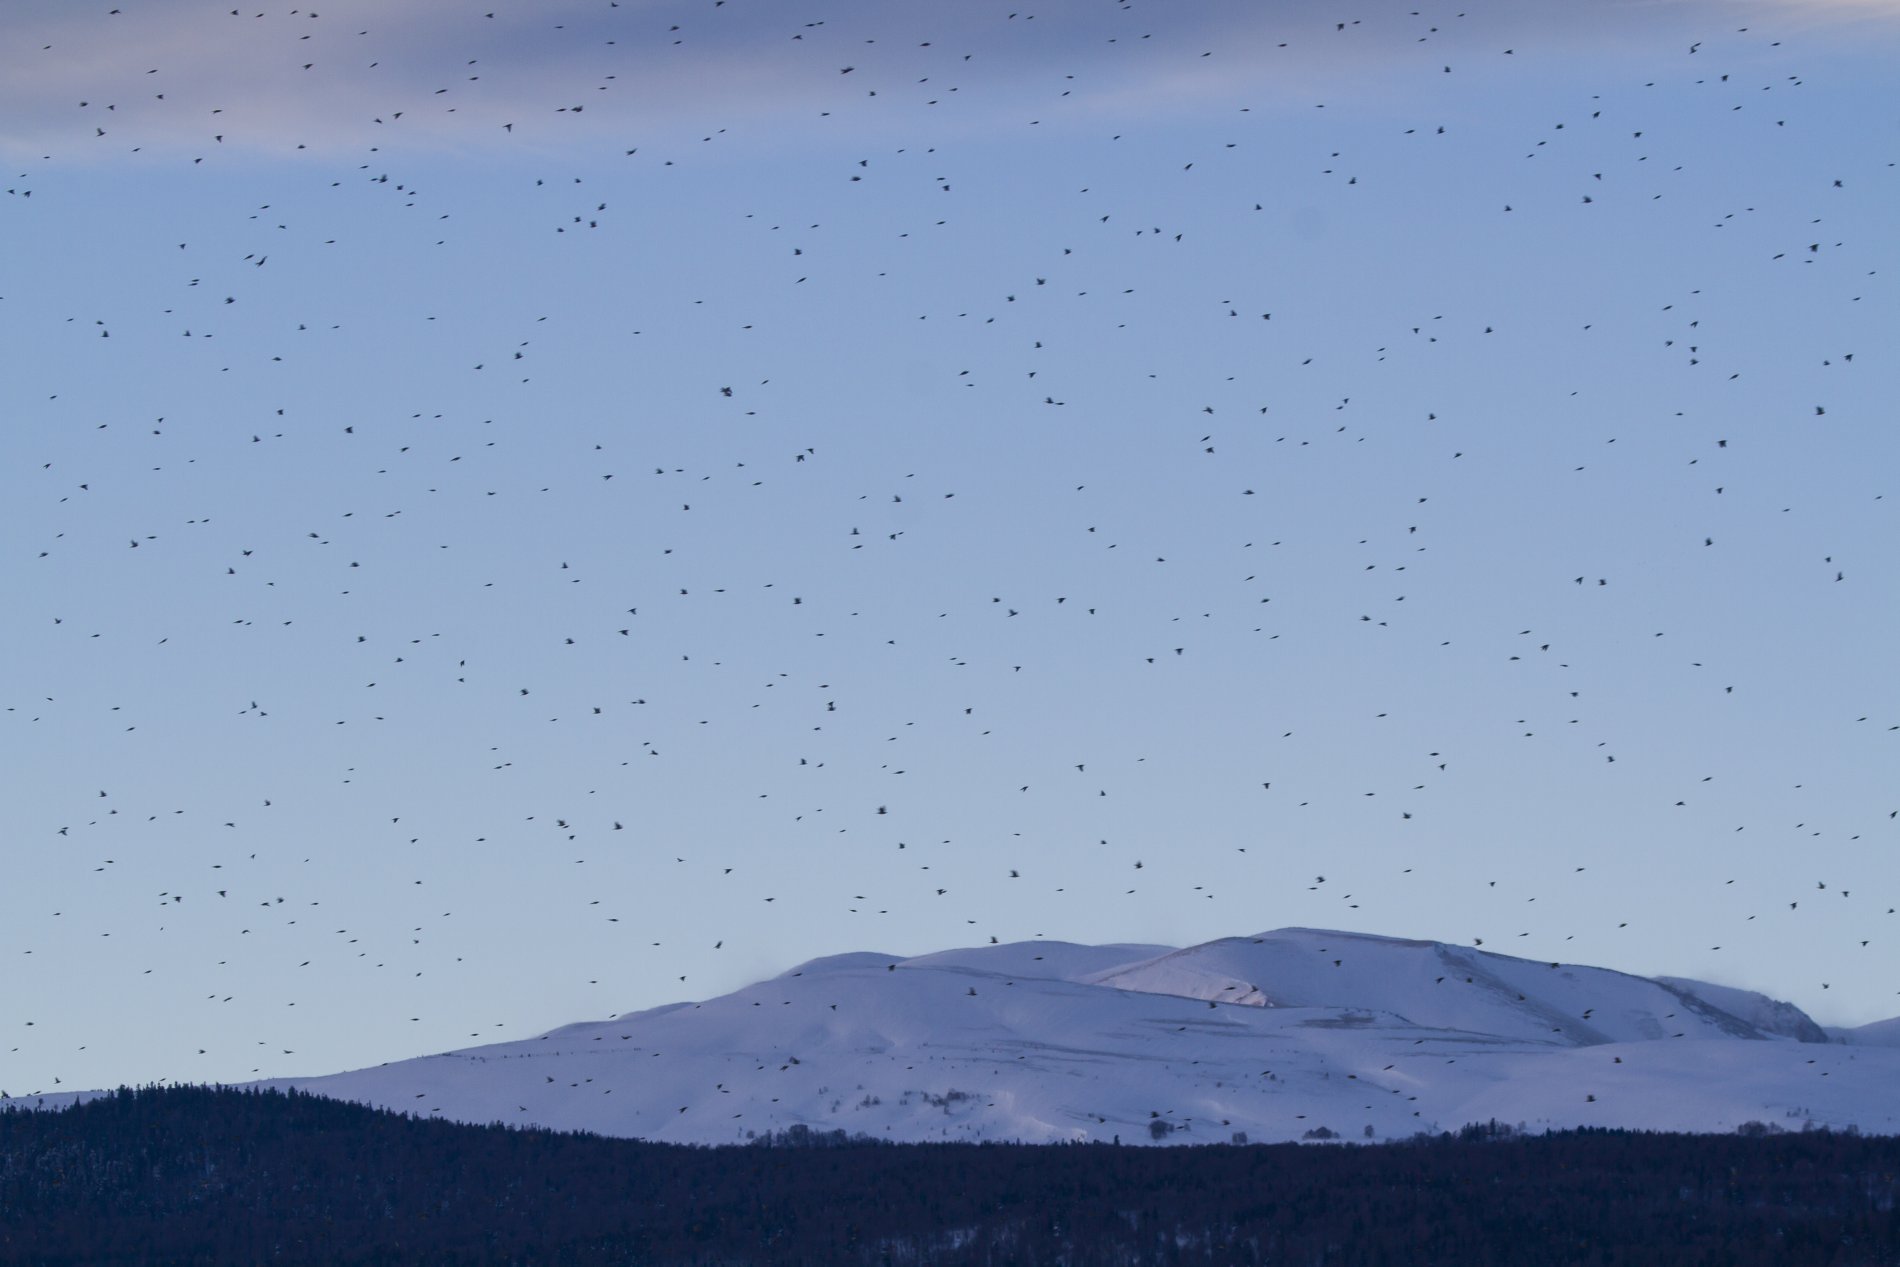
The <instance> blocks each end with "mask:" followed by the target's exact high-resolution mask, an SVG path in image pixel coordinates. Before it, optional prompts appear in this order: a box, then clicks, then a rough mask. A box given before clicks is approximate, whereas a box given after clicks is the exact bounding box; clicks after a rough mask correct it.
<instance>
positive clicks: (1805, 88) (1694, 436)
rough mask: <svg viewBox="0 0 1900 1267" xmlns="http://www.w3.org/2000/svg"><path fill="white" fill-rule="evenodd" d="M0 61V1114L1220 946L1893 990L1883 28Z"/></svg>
mask: <svg viewBox="0 0 1900 1267" xmlns="http://www.w3.org/2000/svg"><path fill="white" fill-rule="evenodd" d="M1012 2H1015V0H1012ZM0 22H3V23H4V25H5V27H6V28H7V34H8V38H6V39H4V40H0V166H3V167H4V171H5V180H4V181H3V182H0V188H4V189H5V196H4V199H0V216H3V217H4V220H3V221H0V244H3V245H0V349H4V351H0V367H3V368H4V373H3V374H0V413H3V414H4V416H5V418H6V419H7V424H6V426H5V427H4V428H0V444H4V446H5V448H4V453H5V461H4V463H3V464H0V526H3V529H4V531H3V535H0V540H3V541H4V543H5V552H4V573H3V574H0V584H3V585H4V592H5V594H6V595H7V601H6V602H5V603H4V604H0V609H3V610H0V622H3V623H0V629H4V636H5V639H6V645H7V647H8V648H9V652H10V654H9V655H8V657H7V662H8V665H9V670H8V672H7V673H6V674H5V677H4V689H3V690H0V707H4V710H5V711H4V712H3V713H0V750H3V752H4V757H5V769H6V771H7V776H8V777H7V781H6V786H7V789H8V791H7V797H6V803H7V807H8V811H9V812H8V815H7V820H6V831H5V837H4V839H5V842H6V843H5V850H4V853H3V854H0V1089H4V1090H5V1091H7V1092H8V1093H10V1094H13V1095H22V1094H27V1093H30V1092H33V1091H51V1090H53V1089H55V1088H56V1087H63V1088H67V1089H71V1088H75V1087H96V1086H110V1085H116V1084H119V1083H143V1082H150V1081H156V1080H161V1079H162V1080H179V1081H238V1080H244V1079H249V1078H255V1077H273V1076H290V1075H308V1074H317V1073H327V1072H333V1071H336V1070H340V1069H345V1068H353V1067H358V1066H363V1065H371V1064H376V1063H379V1062H382V1061H387V1060H396V1059H402V1058H406V1057H409V1056H413V1055H417V1054H421V1053H424V1052H429V1051H439V1050H443V1049H445V1048H449V1047H456V1046H464V1045H467V1044H469V1043H470V1041H471V1040H473V1039H478V1038H479V1039H484V1040H486V1039H495V1040H499V1039H505V1038H520V1037H524V1036H526V1035H529V1034H533V1033H536V1032H538V1031H540V1030H543V1029H546V1028H549V1027H551V1026H554V1025H558V1024H562V1023H566V1022H570V1021H576V1020H583V1019H597V1018H602V1017H606V1016H609V1015H613V1014H616V1013H622V1012H626V1011H630V1010H634V1009H638V1008H644V1007H650V1006H655V1005H658V1004H661V1003H665V1002H670V1001H674V1000H678V999H689V998H706V997H710V996H712V995H716V994H719V993H723V992H725V991H728V990H731V989H734V988H737V987H739V986H741V985H744V984H746V983H749V982H751V981H754V980H757V979H760V978H762V977H765V976H769V975H772V974H775V973H778V972H781V971H784V970H786V969H788V968H791V967H793V966H794V965H796V964H797V963H799V962H802V961H803V960H806V959H808V958H811V957H813V956H817V955H822V954H831V953H838V952H842V951H847V950H878V951H882V952H888V953H893V954H917V953H924V952H928V951H932V950H938V949H942V948H945V947H949V946H957V945H970V944H979V943H987V942H988V941H989V940H990V939H992V938H995V939H997V940H999V941H1003V942H1009V941H1015V940H1021V939H1027V938H1032V937H1045V938H1060V939H1065V940H1071V941H1080V942H1090V943H1109V942H1148V943H1162V944H1172V945H1186V944H1191V943H1195V942H1200V941H1205V940H1209V939H1212V938H1216V937H1222V936H1229V935H1242V934H1249V933H1254V932H1258V931H1261V930H1265V929H1270V928H1276V927H1282V926H1296V925H1303V926H1311V927H1321V928H1343V929H1350V930H1358V931H1365V932H1373V933H1382V934H1389V935H1394V936H1406V937H1423V938H1434V939H1438V940H1442V941H1446V942H1453V943H1460V944H1466V945H1470V944H1476V943H1478V942H1479V941H1480V940H1481V941H1482V944H1483V945H1484V947H1485V948H1486V949H1487V950H1496V951H1500V952H1503V953H1507V954H1520V955H1523V956H1526V957H1529V958H1533V959H1549V960H1555V959H1562V960H1566V961H1570V962H1581V963H1590V964H1598V965H1602V966H1606V967H1612V968H1617V969H1621V970H1624V971H1631V972H1638V973H1643V974H1652V973H1669V974H1675V975H1680V976H1693V977H1700V978H1703V979H1706V980H1711V981H1715V982H1718V983H1723V984H1730V985H1741V986H1746V987H1748V988H1752V989H1758V990H1763V991H1767V992H1769V993H1771V994H1774V995H1776V996H1777V997H1781V998H1786V999H1789V1000H1791V1001H1793V1002H1795V1003H1797V1004H1799V1005H1800V1006H1802V1007H1803V1008H1805V1009H1807V1010H1808V1011H1809V1012H1810V1013H1811V1014H1812V1015H1813V1016H1814V1017H1815V1018H1816V1019H1817V1020H1820V1021H1822V1022H1823V1023H1827V1024H1847V1025H1851V1024H1860V1023H1864V1022H1868V1021H1872V1020H1875V1019H1879V1018H1883V1017H1888V1016H1893V1015H1895V1014H1896V1013H1900V972H1897V971H1896V964H1900V953H1897V952H1900V915H1896V914H1895V913H1894V912H1895V908H1896V907H1900V820H1897V819H1896V811H1897V810H1900V674H1896V673H1895V672H1894V669H1893V630H1894V628H1895V625H1896V619H1897V618H1900V598H1897V597H1896V596H1897V595H1900V589H1897V588H1896V578H1897V574H1900V569H1897V567H1896V565H1897V564H1900V533H1897V532H1896V527H1897V526H1900V525H1896V520H1895V507H1896V498H1900V488H1897V487H1896V484H1895V473H1896V472H1897V471H1900V431H1897V430H1896V428H1895V427H1894V425H1893V401H1894V400H1895V399H1896V398H1900V374H1897V373H1896V367H1895V360H1894V349H1895V348H1896V347H1900V337H1896V336H1900V297H1897V296H1896V293H1895V290H1894V279H1895V277H1896V276H1900V258H1896V257H1900V235H1896V234H1895V233H1894V231H1893V220H1892V208H1893V207H1894V206H1895V205H1896V204H1897V203H1900V187H1897V185H1900V168H1896V166H1895V164H1896V162H1897V161H1900V111H1897V110H1896V108H1895V107H1896V104H1900V92H1897V91H1896V89H1895V86H1894V83H1893V80H1892V74H1891V69H1892V66H1893V64H1894V58H1895V54H1896V53H1897V52H1900V5H1896V4H1894V3H1891V2H1889V0H1853V2H1850V0H1841V2H1838V3H1800V2H1795V0H1731V2H1727V3H1715V2H1713V0H1605V2H1604V3H1601V4H1593V5H1589V6H1579V5H1573V4H1567V3H1556V2H1554V0H1527V2H1524V3H1511V4H1504V3H1498V2H1495V0H1474V2H1473V3H1465V4H1462V5H1456V6H1453V5H1445V6H1424V7H1420V8H1417V9H1413V8H1408V7H1406V6H1404V5H1386V4H1372V5H1365V6H1357V7H1349V6H1345V5H1342V4H1332V3H1318V2H1316V0H1285V2H1281V3H1270V4H1260V3H1251V2H1250V3H1244V4H1243V3H1227V2H1224V0H1194V2H1192V3H1185V4H1167V5H1161V4H1154V3H1147V4H1115V3H1102V2H1099V0H1089V2H1086V3H1085V2H1083V0H1059V2H1058V3H1054V4H1049V5H1043V6H1040V7H1037V8H1036V9H1035V10H1034V11H1033V12H1032V11H1030V10H1028V9H1018V10H1012V9H1010V8H1009V7H1008V6H1007V5H997V6H991V5H988V4H983V3H969V4H962V3H959V4H955V5H927V4H922V3H914V2H911V0H904V2H902V3H888V2H874V0H836V2H834V3H818V4H811V5H806V6H797V5H792V6H788V5H783V4H774V3H765V2H764V0H693V2H692V3H673V2H670V0H669V2H655V3H643V2H635V0H622V3H619V4H611V3H607V2H606V0H571V2H570V0H550V2H548V3H536V4H526V3H507V2H506V0H483V3H480V4H465V3H443V2H440V0H428V2H426V3H425V2H424V0H377V2H376V3H369V2H368V0H345V2H344V3H338V4H327V3H326V4H323V5H321V6H320V7H319V8H318V9H316V10H315V11H311V10H308V9H291V8H286V7H282V6H272V7H269V8H266V9H262V10H260V9H258V8H257V7H255V6H250V7H246V8H243V9H238V10H232V9H228V8H221V7H219V5H217V4H209V3H195V2H187V0H167V2H159V0H150V2H146V3H141V2H140V0H121V3H119V4H118V6H117V7H113V6H112V5H110V4H109V3H104V4H87V5H73V4H68V3H63V2H62V3H56V2H54V0H28V2H26V3H21V4H16V5H13V6H10V7H9V9H8V12H7V14H6V16H5V17H4V18H3V19H0Z"/></svg>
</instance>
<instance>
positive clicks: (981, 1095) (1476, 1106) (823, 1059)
mask: <svg viewBox="0 0 1900 1267" xmlns="http://www.w3.org/2000/svg"><path fill="white" fill-rule="evenodd" d="M1732 996H1733V997H1732ZM1725 1001H1726V1002H1727V1003H1733V1004H1735V1005H1736V1006H1737V1007H1738V1008H1740V1010H1741V1011H1742V1012H1743V1013H1745V1014H1744V1015H1738V1014H1736V1013H1735V1012H1731V1011H1729V1010H1727V1009H1726V1008H1725V1006H1723V1004H1724V1002H1725ZM1887 1024H1888V1025H1892V1024H1893V1023H1892V1022H1889V1023H1887ZM1878 1029H1879V1027H1869V1030H1870V1032H1878ZM1810 1030H1812V1031H1813V1032H1815V1033H1819V1032H1820V1031H1819V1028H1818V1027H1816V1026H1814V1023H1813V1022H1812V1021H1811V1020H1809V1019H1808V1018H1807V1017H1806V1016H1805V1015H1803V1014H1801V1013H1800V1011H1799V1009H1796V1008H1793V1007H1792V1006H1791V1005H1788V1004H1781V1003H1776V1002H1775V1001H1774V1000H1770V999H1765V998H1764V997H1763V996H1759V995H1751V994H1749V993H1748V992H1746V991H1736V990H1729V989H1727V988H1726V987H1716V986H1706V985H1703V984H1701V983H1696V982H1688V981H1683V980H1679V979H1674V978H1671V979H1668V980H1667V981H1655V980H1649V979H1646V978H1642V977H1635V976H1630V975H1628V974H1625V973H1620V972H1613V971H1610V970H1607V969H1602V968H1591V967H1585V966H1579V965H1571V964H1551V963H1539V962H1535V961H1531V960H1525V959H1515V958H1511V957H1509V956H1504V955H1497V954H1492V953H1490V952H1487V951H1483V950H1479V949H1476V948H1468V947H1459V946H1450V945H1446V944H1443V943H1438V942H1429V941H1406V940H1400V939H1396V938H1388V937H1374V936H1368V935H1365V934H1360V933H1338V932H1324V931H1319V930H1312V929H1283V930H1280V931H1278V932H1271V933H1263V934H1260V935H1259V936H1257V937H1242V938H1226V939H1222V940H1219V941H1214V942H1208V943H1206V944H1204V945H1200V946H1194V947H1190V948H1187V949H1185V950H1171V949H1168V948H1166V947H1156V946H1077V945H1071V944H1066V943H1055V942H1050V943H1045V942H1022V943H1017V944H1014V945H1000V946H983V947H974V948H969V949H960V950H951V951H944V952H941V953H938V954H931V955H924V956H920V957H917V958H911V959H901V958H896V957H892V956H885V955H879V954H875V953H857V954H846V955H836V956H830V957H828V958H824V959H818V960H814V961H812V962H810V963H807V964H805V965H804V966H802V967H800V968H797V969H794V970H792V971H790V972H787V973H784V974H782V975H780V976H778V977H775V978H773V979H771V980H768V981H762V982H760V983H758V984H756V985H752V986H748V987H746V988H744V989H741V990H737V991H734V992H733V993H731V994H728V995H724V996H722V997H719V998H715V999H708V1000H705V1001H703V1002H698V1003H679V1004H672V1005H668V1006H665V1007H659V1008H654V1009H651V1010H648V1011H644V1012H639V1013H633V1014H629V1015H626V1016H621V1017H617V1018H614V1019H612V1020H607V1021H596V1022H585V1023H581V1024H576V1025H568V1026H564V1027H562V1028H560V1029H557V1030H553V1031H550V1032H549V1033H547V1034H543V1035H540V1036H539V1037H536V1038H531V1039H527V1040H524V1041H518V1042H509V1043H497V1044H493V1045H489V1046H482V1047H472V1048H467V1049H463V1050H459V1051H452V1052H445V1053H442V1054H439V1055H435V1056H427V1057H422V1058H419V1059H414V1060H404V1061H399V1062H396V1063H392V1064H388V1065H382V1066H379V1067H376V1068H372V1069H359V1070H355V1071H352V1072H349V1073H340V1074H332V1075H329V1076H327V1077H317V1078H295V1079H279V1080H275V1081H273V1082H270V1083H265V1084H260V1085H268V1086H277V1087H290V1086H295V1087H298V1088H301V1089H303V1090H306V1091H311V1092H316V1093H318V1094H322V1095H329V1096H334V1097H337V1098H340V1099H346V1100H354V1101H360V1102H364V1103H369V1104H375V1105H380V1106H384V1107H387V1108H391V1109H397V1110H401V1111H405V1112H409V1113H413V1114H417V1115H425V1116H426V1115H439V1116H443V1117H447V1118H451V1119H457V1120H462V1121H471V1122H491V1121H500V1122H506V1123H512V1124H519V1125H538V1126H546V1127H553V1128H558V1129H581V1130H591V1131H596V1132H600V1133H602V1134H607V1135H621V1136H636V1137H641V1138H648V1139H658V1140H672V1141H679V1142H693V1143H740V1142H744V1141H746V1140H748V1139H750V1138H753V1137H755V1136H756V1135H759V1134H765V1133H770V1132H775V1131H782V1130H785V1129H787V1128H791V1127H807V1128H810V1129H814V1130H822V1131H831V1130H842V1131H845V1132H848V1133H851V1134H863V1135H871V1136H876V1137H878V1138H882V1139H891V1140H908V1141H922V1140H1022V1141H1028V1142H1055V1141H1066V1140H1104V1141H1107V1140H1113V1139H1118V1138H1119V1139H1120V1140H1122V1141H1123V1142H1130V1143H1133V1142H1139V1143H1149V1142H1167V1143H1197V1142H1198V1143H1214V1142H1226V1141H1228V1140H1230V1139H1232V1138H1234V1137H1236V1136H1237V1135H1243V1134H1244V1135H1245V1136H1246V1137H1247V1138H1248V1139H1250V1140H1253V1141H1256V1142H1264V1141H1273V1140H1296V1139H1303V1138H1322V1139H1323V1138H1330V1137H1342V1138H1346V1139H1354V1140H1364V1139H1394V1138H1404V1137H1406V1136H1409V1135H1412V1134H1415V1133H1417V1132H1419V1131H1441V1130H1452V1129H1456V1128H1457V1127H1459V1126H1462V1125H1464V1124H1466V1123H1468V1122H1473V1121H1485V1120H1488V1119H1492V1118H1496V1119H1498V1120H1501V1121H1504V1122H1508V1123H1512V1124H1518V1123H1522V1124H1524V1126H1525V1127H1527V1128H1528V1129H1531V1130H1541V1129H1562V1128H1567V1127H1575V1126H1585V1125H1589V1126H1611V1127H1627V1128H1648V1129H1658V1130H1684V1131H1731V1130H1734V1129H1735V1128H1736V1127H1737V1126H1739V1125H1740V1124H1742V1123H1743V1122H1747V1121H1751V1120H1754V1121H1762V1122H1765V1123H1768V1124H1770V1125H1773V1126H1781V1127H1784V1128H1787V1129H1800V1128H1801V1127H1803V1126H1804V1125H1806V1124H1808V1123H1813V1124H1816V1125H1826V1126H1832V1127H1838V1128H1845V1127H1848V1126H1850V1125H1851V1126H1856V1127H1858V1128H1859V1129H1861V1130H1864V1131H1870V1132H1878V1133H1883V1134H1900V1047H1891V1046H1889V1047H1880V1046H1873V1045H1868V1044H1867V1043H1864V1042H1863V1043H1861V1044H1858V1045H1849V1044H1846V1043H1827V1042H1818V1043H1817V1042H1812V1041H1809V1042H1803V1041H1797V1039H1798V1038H1800V1037H1804V1036H1806V1035H1807V1034H1808V1032H1809V1031H1810ZM66 1098H67V1099H71V1098H74V1097H66ZM54 1102H55V1101H54V1100H53V1098H52V1097H48V1098H47V1101H46V1103H48V1104H52V1103H54Z"/></svg>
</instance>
